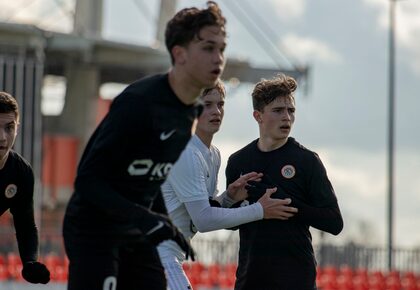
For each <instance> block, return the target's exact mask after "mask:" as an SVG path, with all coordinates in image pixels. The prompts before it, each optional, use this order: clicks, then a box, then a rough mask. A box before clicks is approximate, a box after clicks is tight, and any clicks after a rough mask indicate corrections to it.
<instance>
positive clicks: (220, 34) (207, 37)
mask: <svg viewBox="0 0 420 290" xmlns="http://www.w3.org/2000/svg"><path fill="white" fill-rule="evenodd" d="M193 43H199V44H212V45H217V46H221V47H225V46H226V33H225V31H224V30H223V29H222V28H221V27H219V26H215V25H212V26H204V27H203V28H201V29H200V31H199V32H198V34H197V35H196V37H195V38H194V40H193Z"/></svg>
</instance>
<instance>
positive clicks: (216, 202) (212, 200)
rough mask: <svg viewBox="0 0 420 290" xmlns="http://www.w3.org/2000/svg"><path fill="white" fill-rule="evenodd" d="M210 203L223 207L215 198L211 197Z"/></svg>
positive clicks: (213, 205) (212, 205)
mask: <svg viewBox="0 0 420 290" xmlns="http://www.w3.org/2000/svg"><path fill="white" fill-rule="evenodd" d="M209 203H210V206H211V207H222V205H221V204H220V203H219V202H218V201H217V200H215V199H211V198H209Z"/></svg>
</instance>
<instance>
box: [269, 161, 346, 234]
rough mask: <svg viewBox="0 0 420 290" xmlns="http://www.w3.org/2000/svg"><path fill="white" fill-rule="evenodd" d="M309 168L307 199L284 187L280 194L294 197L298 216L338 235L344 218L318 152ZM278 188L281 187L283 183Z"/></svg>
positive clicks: (293, 204) (293, 202) (293, 201)
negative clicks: (290, 192) (289, 191)
mask: <svg viewBox="0 0 420 290" xmlns="http://www.w3.org/2000/svg"><path fill="white" fill-rule="evenodd" d="M309 169H310V170H309V174H308V178H307V179H308V181H307V185H306V187H307V189H306V191H307V194H306V195H305V196H306V197H307V200H305V201H303V200H300V199H299V198H297V197H295V196H292V195H290V194H288V192H287V191H285V190H284V189H283V190H282V192H279V195H280V196H283V198H284V197H290V198H291V199H292V204H291V206H293V207H296V208H297V209H298V213H297V215H296V218H298V219H300V220H302V221H303V222H304V223H306V224H308V225H310V226H312V227H314V228H316V229H318V230H321V231H325V232H328V233H331V234H333V235H338V234H339V233H340V232H341V230H342V229H343V218H342V216H341V212H340V208H339V206H338V202H337V198H336V195H335V192H334V189H333V187H332V185H331V182H330V180H329V179H328V176H327V172H326V170H325V167H324V165H323V164H322V162H321V160H320V159H319V157H318V155H317V154H315V155H314V158H312V162H311V165H310V168H309ZM278 188H281V184H279V185H278ZM286 192H287V193H286ZM275 195H276V193H275V194H274V196H275Z"/></svg>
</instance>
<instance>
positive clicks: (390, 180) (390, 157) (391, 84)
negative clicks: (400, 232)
mask: <svg viewBox="0 0 420 290" xmlns="http://www.w3.org/2000/svg"><path fill="white" fill-rule="evenodd" d="M395 2H396V0H390V9H389V20H390V23H389V88H388V89H389V104H388V110H389V111H388V121H389V123H388V270H389V271H391V270H392V269H393V248H394V241H393V237H394V109H395V108H394V107H395V86H394V83H395V68H394V67H395Z"/></svg>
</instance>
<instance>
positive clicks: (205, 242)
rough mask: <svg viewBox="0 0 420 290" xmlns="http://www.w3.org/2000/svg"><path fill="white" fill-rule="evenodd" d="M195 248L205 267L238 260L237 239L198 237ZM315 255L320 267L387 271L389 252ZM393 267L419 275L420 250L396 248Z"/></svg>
mask: <svg viewBox="0 0 420 290" xmlns="http://www.w3.org/2000/svg"><path fill="white" fill-rule="evenodd" d="M192 244H193V247H194V249H195V250H196V252H197V256H198V259H199V260H200V262H202V263H205V264H212V263H219V264H226V263H236V262H237V260H238V249H239V241H238V239H228V240H224V241H221V240H209V239H201V238H200V237H199V236H198V237H195V238H194V239H193V242H192ZM314 252H315V256H316V259H317V262H318V265H320V266H327V265H332V266H335V267H341V266H344V265H346V266H350V267H351V268H353V269H358V268H365V269H368V270H370V271H375V270H378V271H386V270H387V267H388V265H387V249H386V248H385V247H365V246H363V245H356V244H353V243H349V244H347V245H343V246H337V245H328V244H324V245H315V246H314ZM393 255H394V268H395V270H398V271H402V272H404V271H413V272H415V273H420V248H415V249H401V248H397V249H394V252H393Z"/></svg>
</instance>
